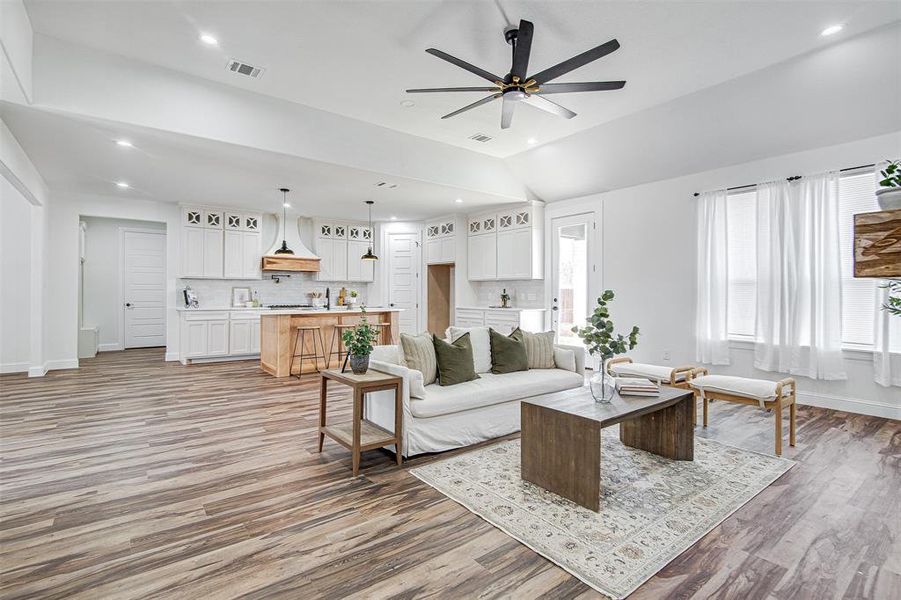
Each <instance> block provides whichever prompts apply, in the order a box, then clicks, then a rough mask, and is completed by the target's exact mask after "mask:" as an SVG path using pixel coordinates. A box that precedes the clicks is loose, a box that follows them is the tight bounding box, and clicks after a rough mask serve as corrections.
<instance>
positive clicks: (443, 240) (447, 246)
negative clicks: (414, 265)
mask: <svg viewBox="0 0 901 600" xmlns="http://www.w3.org/2000/svg"><path fill="white" fill-rule="evenodd" d="M456 223H457V222H456V218H455V217H454V216H449V217H445V218H442V219H437V220H435V221H430V222H428V223H426V226H425V262H426V264H429V265H440V264H452V263H455V262H456V260H457V256H456V254H457V252H456V250H457V243H456V234H457V231H456V229H457V224H456Z"/></svg>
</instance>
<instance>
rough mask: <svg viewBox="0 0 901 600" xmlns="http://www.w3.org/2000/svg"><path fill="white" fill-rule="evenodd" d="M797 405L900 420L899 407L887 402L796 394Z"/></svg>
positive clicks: (808, 393)
mask: <svg viewBox="0 0 901 600" xmlns="http://www.w3.org/2000/svg"><path fill="white" fill-rule="evenodd" d="M798 404H806V405H807V406H818V407H820V408H829V409H832V410H840V411H843V412H850V413H857V414H861V415H870V416H872V417H882V418H884V419H896V420H898V419H901V405H892V404H888V403H887V402H878V401H873V400H862V399H860V398H844V397H841V396H833V395H831V394H818V393H810V392H798Z"/></svg>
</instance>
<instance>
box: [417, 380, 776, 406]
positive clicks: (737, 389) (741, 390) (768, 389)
mask: <svg viewBox="0 0 901 600" xmlns="http://www.w3.org/2000/svg"><path fill="white" fill-rule="evenodd" d="M688 384H689V385H690V386H691V387H693V388H695V389H696V390H702V391H707V390H709V391H711V392H724V393H727V394H732V395H734V396H742V397H744V398H751V399H752V400H767V401H769V400H774V399H775V398H776V382H775V381H769V380H768V379H749V378H747V377H733V376H731V375H702V376H701V377H695V378H694V379H692V380H691V381H689V383H688ZM783 389H784V391H783V395H784V396H787V395H790V394H791V388H789V387H785V388H783ZM426 394H428V391H426Z"/></svg>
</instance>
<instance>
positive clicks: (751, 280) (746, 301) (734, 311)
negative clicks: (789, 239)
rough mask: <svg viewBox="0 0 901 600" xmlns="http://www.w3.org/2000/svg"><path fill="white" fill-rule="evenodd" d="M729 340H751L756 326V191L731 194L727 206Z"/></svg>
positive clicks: (751, 189)
mask: <svg viewBox="0 0 901 600" xmlns="http://www.w3.org/2000/svg"><path fill="white" fill-rule="evenodd" d="M726 244H727V248H728V256H727V257H726V259H727V260H726V262H727V268H728V270H729V290H728V292H727V293H728V298H729V300H728V302H729V305H728V307H727V310H728V319H729V320H728V324H727V331H728V333H729V336H730V337H735V338H739V339H741V338H745V339H753V338H754V327H755V325H756V323H757V314H756V311H757V191H756V190H755V189H754V188H750V189H748V190H742V191H740V192H732V193H730V194H729V196H728V199H727V204H726Z"/></svg>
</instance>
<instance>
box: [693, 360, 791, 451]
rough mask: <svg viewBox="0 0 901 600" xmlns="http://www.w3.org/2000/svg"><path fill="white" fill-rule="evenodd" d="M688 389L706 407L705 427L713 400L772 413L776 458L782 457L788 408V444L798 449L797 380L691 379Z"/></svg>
mask: <svg viewBox="0 0 901 600" xmlns="http://www.w3.org/2000/svg"><path fill="white" fill-rule="evenodd" d="M688 384H689V386H690V387H691V388H692V389H694V390H695V391H696V392H697V395H699V396H700V397H701V400H702V401H703V403H704V427H707V405H708V403H709V402H710V400H725V401H726V402H736V403H738V404H750V405H752V406H753V405H758V406H760V408H763V409H766V410H770V409H773V416H774V420H775V432H776V456H781V455H782V409H783V408H785V407H786V406H787V407H788V411H789V412H788V415H789V430H788V444H789V446H794V445H795V411H796V408H795V406H796V405H795V380H794V379H792V378H790V377H789V378H787V379H783V380H782V381H769V380H766V379H749V378H747V377H732V376H729V375H698V376H690V379H689V380H688Z"/></svg>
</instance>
